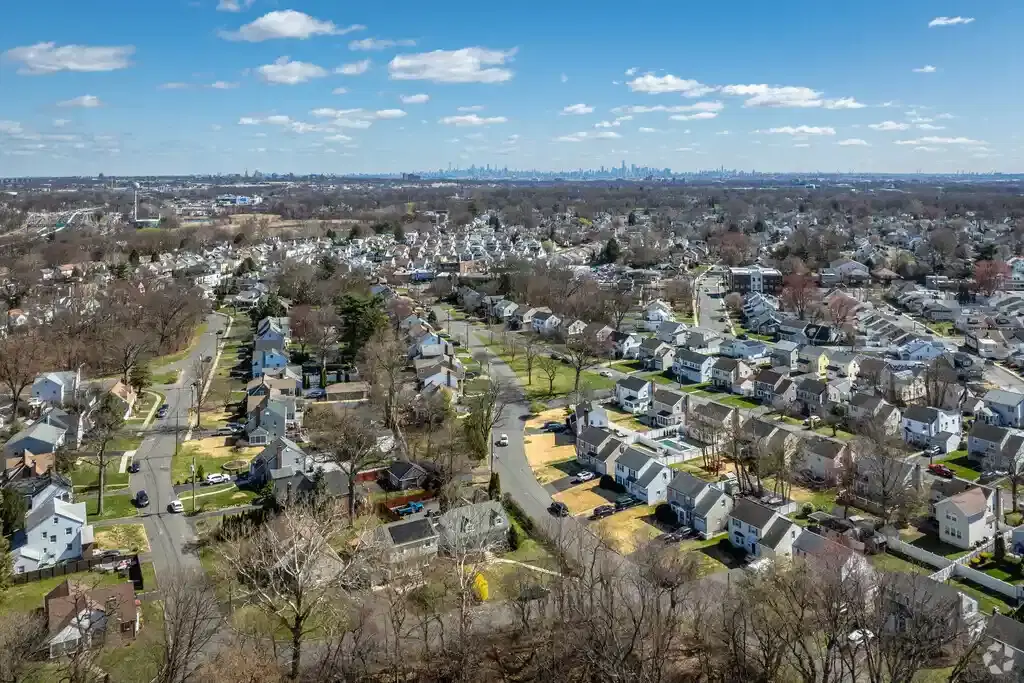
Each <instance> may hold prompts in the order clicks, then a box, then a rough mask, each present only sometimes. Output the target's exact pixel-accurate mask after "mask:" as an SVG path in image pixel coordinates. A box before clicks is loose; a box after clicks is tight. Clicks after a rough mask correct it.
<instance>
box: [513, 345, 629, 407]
mask: <svg viewBox="0 0 1024 683" xmlns="http://www.w3.org/2000/svg"><path fill="white" fill-rule="evenodd" d="M498 357H499V358H501V360H503V361H504V362H505V363H506V364H507V365H508V366H509V367H510V368H512V370H513V372H515V373H516V376H517V377H518V378H519V381H520V383H521V384H522V385H523V388H524V389H525V390H526V395H527V396H528V397H529V398H531V399H535V398H548V397H551V396H565V395H566V394H569V393H571V392H572V391H573V383H574V381H575V377H576V371H575V370H574V369H573V368H572V367H570V366H569V365H566V364H564V363H560V364H559V365H558V372H557V374H556V375H555V378H554V382H553V383H549V382H548V377H547V375H546V374H545V373H543V372H541V370H540V364H539V363H537V361H536V359H534V362H533V382H532V383H530V375H529V374H528V373H527V372H526V358H525V357H524V356H523V355H522V354H517V355H516V357H515V360H512V359H511V358H510V357H509V356H508V355H507V354H498ZM614 386H615V380H613V379H611V378H609V377H602V376H601V375H599V374H597V373H596V372H592V371H589V370H587V371H584V372H583V373H582V374H581V375H580V390H581V391H583V390H584V389H594V390H598V389H611V388H612V387H614Z"/></svg>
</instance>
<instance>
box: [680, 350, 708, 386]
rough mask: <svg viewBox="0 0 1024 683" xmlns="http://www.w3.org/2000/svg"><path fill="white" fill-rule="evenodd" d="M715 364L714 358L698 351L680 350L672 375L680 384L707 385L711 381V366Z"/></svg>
mask: <svg viewBox="0 0 1024 683" xmlns="http://www.w3.org/2000/svg"><path fill="white" fill-rule="evenodd" d="M714 364H715V358H714V357H713V356H705V355H704V354H703V353H697V352H696V351H687V350H685V349H679V350H678V351H677V352H676V357H675V360H674V361H673V362H672V374H674V375H675V376H676V378H677V379H678V380H679V381H680V382H687V383H697V384H701V383H705V382H710V381H711V366H712V365H714Z"/></svg>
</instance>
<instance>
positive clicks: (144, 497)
mask: <svg viewBox="0 0 1024 683" xmlns="http://www.w3.org/2000/svg"><path fill="white" fill-rule="evenodd" d="M135 504H136V505H137V506H139V507H140V508H144V507H146V506H147V505H149V494H148V493H146V491H145V489H143V490H142V491H139V492H138V493H136V494H135Z"/></svg>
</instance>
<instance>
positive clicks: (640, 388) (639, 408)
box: [615, 377, 653, 415]
mask: <svg viewBox="0 0 1024 683" xmlns="http://www.w3.org/2000/svg"><path fill="white" fill-rule="evenodd" d="M652 386H653V385H652V384H651V383H650V382H649V381H647V380H645V379H642V378H640V377H623V378H622V379H620V380H619V381H618V382H616V383H615V401H616V402H617V403H618V404H619V407H620V408H622V409H623V410H625V411H626V412H629V413H633V414H634V415H635V414H637V413H642V412H645V411H646V410H647V409H648V408H650V407H651V393H652Z"/></svg>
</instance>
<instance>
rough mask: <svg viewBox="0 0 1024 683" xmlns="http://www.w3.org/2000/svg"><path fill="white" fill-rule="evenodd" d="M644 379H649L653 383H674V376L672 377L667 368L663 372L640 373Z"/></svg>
mask: <svg viewBox="0 0 1024 683" xmlns="http://www.w3.org/2000/svg"><path fill="white" fill-rule="evenodd" d="M640 376H641V377H643V378H644V379H646V380H650V381H651V382H654V383H655V384H665V385H669V384H676V378H675V377H673V376H672V375H671V374H670V373H669V372H668V371H667V370H666V371H664V372H645V373H643V374H642V375H640Z"/></svg>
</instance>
